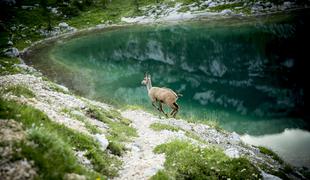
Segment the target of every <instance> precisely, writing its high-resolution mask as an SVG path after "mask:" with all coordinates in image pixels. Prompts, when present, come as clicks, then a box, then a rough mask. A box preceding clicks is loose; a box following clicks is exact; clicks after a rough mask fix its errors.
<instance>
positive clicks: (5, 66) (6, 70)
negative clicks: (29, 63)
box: [0, 32, 21, 76]
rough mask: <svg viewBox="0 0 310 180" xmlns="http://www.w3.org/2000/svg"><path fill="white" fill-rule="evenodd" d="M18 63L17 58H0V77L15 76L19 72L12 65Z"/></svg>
mask: <svg viewBox="0 0 310 180" xmlns="http://www.w3.org/2000/svg"><path fill="white" fill-rule="evenodd" d="M0 34H1V32H0ZM0 50H1V49H0ZM18 63H19V60H18V58H9V57H1V56H0V75H1V76H3V75H9V74H17V73H19V72H21V71H20V69H19V68H17V67H15V66H14V64H18Z"/></svg>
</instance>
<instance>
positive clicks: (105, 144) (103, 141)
mask: <svg viewBox="0 0 310 180" xmlns="http://www.w3.org/2000/svg"><path fill="white" fill-rule="evenodd" d="M94 138H95V139H96V140H97V141H98V142H99V143H100V145H101V149H102V150H103V151H105V150H106V149H107V147H108V145H109V141H108V140H107V138H106V137H105V135H104V134H95V135H94Z"/></svg>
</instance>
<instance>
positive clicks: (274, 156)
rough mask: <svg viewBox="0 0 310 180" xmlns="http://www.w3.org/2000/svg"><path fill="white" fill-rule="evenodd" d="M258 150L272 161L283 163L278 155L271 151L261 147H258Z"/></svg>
mask: <svg viewBox="0 0 310 180" xmlns="http://www.w3.org/2000/svg"><path fill="white" fill-rule="evenodd" d="M258 149H259V151H260V152H261V153H263V154H266V155H268V156H270V157H272V159H274V160H276V161H278V162H279V163H280V164H283V163H284V161H283V160H282V159H281V158H280V157H279V156H278V154H276V153H275V152H273V151H272V150H270V149H268V148H266V147H263V146H258Z"/></svg>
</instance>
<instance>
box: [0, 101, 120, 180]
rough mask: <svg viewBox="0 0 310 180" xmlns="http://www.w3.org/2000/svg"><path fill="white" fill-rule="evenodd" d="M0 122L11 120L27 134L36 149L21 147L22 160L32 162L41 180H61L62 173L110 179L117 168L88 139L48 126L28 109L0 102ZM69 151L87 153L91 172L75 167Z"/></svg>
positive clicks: (116, 163)
mask: <svg viewBox="0 0 310 180" xmlns="http://www.w3.org/2000/svg"><path fill="white" fill-rule="evenodd" d="M0 119H15V120H16V121H18V122H20V123H22V124H23V127H24V128H25V129H26V130H27V132H29V141H33V142H35V144H37V146H28V145H27V144H22V145H21V146H22V147H23V148H22V149H23V150H22V157H25V158H27V159H30V160H33V161H34V163H35V166H36V167H38V168H39V175H40V177H42V179H61V178H62V177H63V176H64V174H65V173H77V174H83V175H86V176H87V177H89V178H90V179H95V178H96V177H98V176H101V177H102V178H105V177H114V176H116V175H117V172H118V169H119V168H120V166H121V161H120V160H118V159H117V158H115V157H113V156H111V155H109V154H108V153H107V152H105V151H102V150H101V149H100V145H99V143H98V142H96V141H95V140H94V139H93V138H92V137H90V136H88V135H85V134H82V133H79V132H77V131H75V130H72V129H69V128H67V127H65V126H64V125H59V124H57V123H54V122H52V121H51V120H50V119H49V118H48V117H47V116H46V115H45V114H44V113H42V112H41V111H39V110H37V109H35V108H33V107H31V106H26V105H22V104H19V103H16V102H14V101H6V100H3V99H1V98H0ZM73 148H75V149H76V150H81V151H87V153H86V157H87V158H88V159H89V160H90V161H91V162H92V164H93V166H94V171H95V172H89V171H88V170H87V169H85V168H84V167H83V166H81V165H80V164H78V163H77V159H76V158H75V157H74V154H73ZM22 157H21V158H22Z"/></svg>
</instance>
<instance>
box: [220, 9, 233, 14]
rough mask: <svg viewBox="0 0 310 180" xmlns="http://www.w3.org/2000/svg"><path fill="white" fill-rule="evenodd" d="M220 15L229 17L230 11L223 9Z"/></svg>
mask: <svg viewBox="0 0 310 180" xmlns="http://www.w3.org/2000/svg"><path fill="white" fill-rule="evenodd" d="M221 14H223V15H231V14H232V11H231V10H230V9H224V10H223V11H221Z"/></svg>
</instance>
